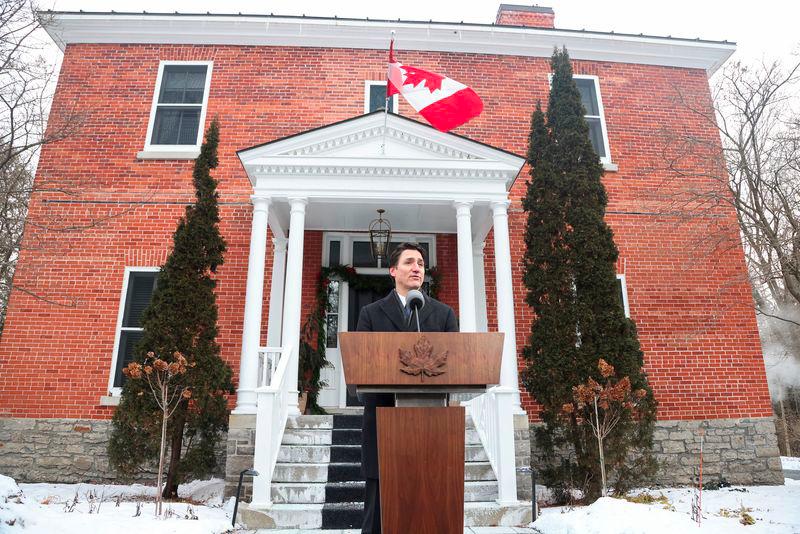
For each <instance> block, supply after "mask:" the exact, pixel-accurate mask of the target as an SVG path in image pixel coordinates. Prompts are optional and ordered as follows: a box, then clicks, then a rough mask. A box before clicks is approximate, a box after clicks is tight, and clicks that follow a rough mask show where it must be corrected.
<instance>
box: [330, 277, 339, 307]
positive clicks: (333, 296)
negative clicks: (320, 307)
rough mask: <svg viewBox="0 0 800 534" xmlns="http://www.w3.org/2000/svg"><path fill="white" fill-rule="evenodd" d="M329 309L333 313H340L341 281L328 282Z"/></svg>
mask: <svg viewBox="0 0 800 534" xmlns="http://www.w3.org/2000/svg"><path fill="white" fill-rule="evenodd" d="M328 309H329V310H330V311H331V312H332V313H339V281H338V280H331V281H330V282H328Z"/></svg>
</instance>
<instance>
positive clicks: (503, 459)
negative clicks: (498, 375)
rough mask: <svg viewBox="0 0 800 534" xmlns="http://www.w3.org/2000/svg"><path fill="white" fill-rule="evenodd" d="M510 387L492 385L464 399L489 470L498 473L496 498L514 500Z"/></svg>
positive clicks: (514, 456)
mask: <svg viewBox="0 0 800 534" xmlns="http://www.w3.org/2000/svg"><path fill="white" fill-rule="evenodd" d="M515 393H516V392H515V391H514V389H513V388H507V387H501V386H495V387H493V388H490V389H489V390H488V391H487V392H486V393H484V394H483V395H480V396H478V397H475V398H474V399H472V400H470V401H467V402H465V403H463V404H464V405H465V406H466V407H467V413H468V414H469V415H470V416H471V417H472V421H473V422H474V423H475V428H476V429H477V431H478V436H479V437H480V439H481V443H482V444H483V448H484V449H485V450H486V455H487V456H488V457H489V462H490V463H491V464H492V470H493V471H494V474H495V476H496V477H497V502H498V503H499V504H502V505H511V504H515V503H516V502H517V470H516V454H515V452H516V451H515V448H514V410H513V409H514V395H515Z"/></svg>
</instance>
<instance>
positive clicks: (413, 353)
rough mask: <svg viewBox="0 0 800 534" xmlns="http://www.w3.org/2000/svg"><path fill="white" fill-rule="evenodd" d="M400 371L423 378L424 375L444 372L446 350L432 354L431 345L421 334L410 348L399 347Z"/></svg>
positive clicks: (436, 374)
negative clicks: (401, 365)
mask: <svg viewBox="0 0 800 534" xmlns="http://www.w3.org/2000/svg"><path fill="white" fill-rule="evenodd" d="M400 363H402V364H403V367H401V368H400V371H402V372H403V373H406V374H408V375H412V376H419V377H420V380H423V379H424V378H425V377H426V376H438V375H441V374H444V372H445V367H446V366H447V351H444V352H442V353H441V354H439V355H434V353H433V345H431V343H430V341H428V338H426V337H425V336H422V337H421V338H419V340H417V342H416V343H414V347H413V348H412V349H411V350H403V349H400Z"/></svg>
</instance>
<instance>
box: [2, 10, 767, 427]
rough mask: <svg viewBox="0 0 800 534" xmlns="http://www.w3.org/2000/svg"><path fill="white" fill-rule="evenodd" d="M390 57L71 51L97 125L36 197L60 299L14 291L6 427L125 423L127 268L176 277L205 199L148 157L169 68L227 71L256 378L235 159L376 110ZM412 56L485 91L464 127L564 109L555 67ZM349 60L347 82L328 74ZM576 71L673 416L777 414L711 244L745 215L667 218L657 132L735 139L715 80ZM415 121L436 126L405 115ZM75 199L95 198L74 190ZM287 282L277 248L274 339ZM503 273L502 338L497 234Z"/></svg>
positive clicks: (29, 263) (732, 273)
mask: <svg viewBox="0 0 800 534" xmlns="http://www.w3.org/2000/svg"><path fill="white" fill-rule="evenodd" d="M503 23H504V24H511V23H515V24H517V23H519V22H509V21H508V20H507V19H503ZM385 59H386V51H385V50H361V49H359V50H352V49H333V48H331V49H314V48H300V47H296V48H293V47H270V46H260V47H259V46H222V45H219V46H217V45H213V46H212V45H208V46H205V45H199V46H182V45H181V46H179V45H153V44H151V45H133V44H131V45H114V44H76V45H68V46H67V47H66V50H65V55H64V60H63V65H62V68H61V73H60V76H59V81H58V88H57V92H56V96H55V100H54V102H53V108H52V109H53V114H52V115H51V117H52V123H51V127H52V126H54V125H55V122H57V120H58V119H57V117H58V116H59V114H60V113H61V112H62V111H65V110H68V109H72V108H73V106H75V105H76V104H77V105H79V107H80V110H81V111H82V112H83V113H84V114H85V116H86V119H85V122H84V124H83V126H82V128H81V130H80V132H79V133H78V134H77V135H75V136H72V137H70V138H68V139H65V140H64V141H61V142H59V143H57V144H53V145H47V146H45V147H44V148H43V150H42V154H41V159H40V163H39V168H38V174H37V179H38V180H41V181H44V180H46V181H47V182H48V190H47V191H39V192H37V193H35V194H34V195H33V197H32V198H31V201H30V215H29V216H30V219H31V221H36V222H39V223H45V222H49V223H54V224H47V225H45V224H29V225H27V227H26V233H25V249H24V250H23V252H22V254H21V257H20V262H19V268H18V270H17V273H16V277H15V283H16V285H18V286H20V287H23V288H25V289H27V290H29V291H31V292H34V293H35V294H37V295H41V296H44V297H46V298H47V299H48V300H50V301H53V302H56V303H58V304H59V305H53V304H48V303H46V302H44V301H42V300H40V299H37V298H34V297H33V296H31V295H30V294H27V293H25V292H21V291H15V292H13V293H12V296H11V299H10V303H9V309H8V315H7V321H6V326H5V331H4V332H3V336H2V339H1V340H0V366H1V368H2V371H0V417H29V418H81V419H108V418H110V417H111V415H112V413H113V412H112V410H113V408H110V407H105V406H100V405H99V399H100V397H101V396H103V395H106V394H107V393H108V391H107V385H108V377H109V372H110V366H111V359H112V353H113V346H114V336H115V329H116V326H117V317H118V311H119V304H120V293H121V290H122V284H123V278H124V270H125V267H136V266H143V267H144V266H147V267H153V266H158V265H159V264H161V263H162V262H163V261H164V259H165V257H166V254H167V253H168V251H169V247H170V246H171V238H172V232H173V231H174V229H175V224H176V222H177V220H178V218H179V217H180V216H181V215H182V214H183V211H184V209H185V206H186V205H187V204H188V203H190V202H192V201H193V190H192V184H191V173H192V165H193V162H192V161H185V160H183V161H181V160H138V159H137V158H136V153H137V152H138V151H140V150H142V149H143V147H144V142H145V135H146V132H147V125H148V119H149V114H150V109H151V103H152V102H151V99H152V97H153V89H154V85H155V80H156V76H157V73H158V65H159V61H161V60H210V61H213V62H214V69H213V76H212V79H211V89H210V96H209V101H208V102H209V103H208V113H207V123H206V125H205V126H207V125H208V122H209V121H210V120H211V118H213V117H218V118H219V121H220V127H221V128H220V147H219V159H220V165H219V168H217V169H216V170H215V172H214V176H215V178H217V179H218V180H219V192H220V202H221V206H220V215H221V220H222V222H221V230H222V233H223V235H224V236H225V239H226V241H227V243H228V251H227V254H226V260H225V264H224V265H222V266H220V268H219V269H218V271H217V274H216V278H217V280H218V289H217V295H218V304H219V329H220V332H219V337H218V342H219V344H220V346H221V348H222V356H223V358H224V359H225V360H226V361H227V362H229V364H230V365H231V367H232V368H233V369H234V373H235V374H236V375H237V376H235V380H238V368H239V356H240V352H241V339H242V318H243V313H244V297H245V283H246V277H247V262H248V257H247V256H248V251H249V239H250V221H251V217H252V206H251V203H250V195H251V194H252V188H251V186H250V183H249V181H248V179H247V176H246V174H245V172H244V169H243V168H242V166H241V163H240V162H239V160H238V158H237V156H236V151H237V150H241V149H243V148H248V147H251V146H254V145H257V144H260V143H264V142H267V141H271V140H274V139H277V138H280V137H284V136H287V135H291V134H297V133H300V132H303V131H306V130H309V129H311V128H317V127H320V126H324V125H327V124H330V123H333V122H336V121H340V120H343V119H347V118H350V117H353V116H356V115H360V114H361V113H363V106H364V103H363V94H364V85H363V84H364V80H367V79H374V78H375V73H376V72H383V68H384V66H385ZM403 60H404V62H407V63H409V64H412V65H419V66H421V67H425V68H427V69H430V70H432V71H435V72H439V73H442V74H445V75H447V76H450V77H452V78H454V79H456V80H459V81H461V82H463V83H466V84H468V85H470V86H471V87H473V88H474V89H475V90H476V91H477V92H478V94H480V95H481V97H482V98H483V100H484V102H485V104H486V107H485V110H484V112H483V114H482V115H481V116H480V117H478V118H477V119H475V120H473V121H472V122H470V123H468V124H466V125H464V126H463V127H460V128H458V129H457V130H456V131H455V133H457V134H460V135H464V136H467V137H469V138H471V139H474V140H476V141H479V142H482V143H486V144H489V145H493V146H496V147H498V148H501V149H504V150H508V151H511V152H514V153H517V154H524V153H525V152H526V150H527V141H528V134H529V130H530V116H531V112H532V110H533V109H534V106H535V104H536V101H537V100H540V101H542V102H545V103H546V101H547V93H548V74H549V72H550V70H549V58H535V57H517V56H494V55H485V54H484V55H478V54H463V53H449V52H415V51H404V53H403ZM331 64H335V65H338V66H339V67H340V68H338V69H329V68H327V65H331ZM574 69H575V72H576V73H577V74H590V75H596V76H598V77H599V83H600V90H601V94H602V98H603V105H604V108H605V114H606V115H605V118H606V123H607V126H608V138H609V145H610V150H611V156H612V160H613V161H614V163H615V164H617V165H618V167H619V171H618V172H608V173H606V175H605V177H604V183H605V185H606V187H607V189H608V194H609V205H608V215H607V221H608V223H609V224H610V226H611V228H612V229H613V231H614V236H615V241H616V243H617V245H618V247H619V250H620V258H621V259H620V263H619V265H620V269H623V268H624V272H625V275H626V281H627V288H628V297H629V301H630V309H631V316H632V318H633V319H634V320H635V321H636V324H637V327H638V331H639V339H640V340H641V344H642V349H643V351H644V354H645V367H646V370H647V372H648V374H649V377H650V380H651V383H652V385H653V388H654V390H655V394H656V397H657V399H658V401H659V403H660V408H659V418H660V419H662V420H669V419H704V418H742V417H764V416H771V415H772V408H771V405H770V399H769V392H768V390H767V381H766V377H765V372H764V364H763V359H762V354H761V348H760V343H759V337H758V330H757V325H756V320H755V315H754V312H753V309H752V299H751V291H750V286H749V284H748V281H747V276H746V274H747V273H746V269H745V264H744V259H743V254H742V251H741V248H739V247H734V248H732V249H726V250H725V251H722V252H715V251H709V252H708V253H699V252H698V249H697V243H698V242H700V241H701V239H700V238H701V237H703V235H704V233H705V231H706V229H707V226H708V224H710V222H711V221H712V220H713V221H716V223H717V224H723V225H724V227H725V228H727V229H729V231H730V233H731V235H732V236H734V237H735V235H736V221H735V217H734V214H733V213H732V212H731V211H730V210H728V209H727V208H725V207H720V208H719V209H718V210H717V211H716V212H715V213H713V214H709V218H708V219H705V218H703V217H696V218H691V219H679V218H677V217H673V216H670V215H665V214H664V213H665V212H667V210H666V209H664V208H665V204H661V203H659V201H658V200H655V198H657V197H656V195H653V193H654V192H656V191H657V189H658V188H659V187H669V186H668V185H667V186H665V185H664V184H669V183H670V181H669V180H668V179H667V178H668V175H667V174H666V173H665V172H664V171H660V170H658V169H663V168H664V167H665V164H664V161H662V160H661V159H660V158H661V154H662V150H661V148H662V147H661V136H660V135H657V133H658V132H666V133H667V134H668V133H670V132H673V133H676V134H677V133H679V132H683V131H690V132H692V135H693V136H695V137H696V138H698V139H700V140H702V141H706V142H709V143H717V144H718V143H719V136H718V134H717V132H716V131H715V130H714V129H713V128H712V127H710V126H707V125H704V124H702V123H699V122H695V121H694V120H693V119H692V118H691V116H690V114H687V113H684V112H682V111H681V110H680V109H676V107H675V102H676V101H677V98H676V97H677V95H676V92H675V91H676V89H675V88H676V87H680V88H681V91H682V92H683V96H684V98H689V99H692V100H694V101H695V102H700V103H701V104H702V105H703V106H705V107H706V109H709V110H710V109H711V108H710V105H711V96H710V92H709V86H708V79H707V76H706V73H705V71H703V70H700V69H681V68H674V67H659V66H647V65H634V64H623V63H609V62H593V61H575V62H574ZM342 72H346V73H347V75H346V76H342V75H341V74H342ZM400 113H401V114H402V115H404V116H407V117H411V118H414V119H417V120H421V119H420V117H419V116H418V115H416V113H415V112H414V111H413V110H412V109H411V108H410V107H409V106H408V105H407V104H406V103H405V102H401V103H400ZM696 165H697V168H696V169H693V172H692V173H690V174H691V176H695V177H696V178H692V179H693V180H698V181H702V180H703V179H704V178H702V176H705V175H708V173H710V172H712V171H713V169H707V168H703V165H704V164H703V163H702V160H700V159H698V160H697V162H696ZM527 172H528V170H527V168H525V169H523V171H522V172H521V174H520V176H519V177H518V179H517V180H516V183H515V184H514V186H513V188H512V190H511V199H512V204H511V206H510V208H509V223H510V226H511V249H512V262H513V265H512V272H513V276H514V298H515V312H516V324H517V340H516V341H517V346H518V347H519V349H520V352H521V350H522V347H523V346H524V345H525V342H526V339H527V336H528V332H529V331H530V325H531V321H532V320H533V315H532V312H531V310H530V308H529V307H528V306H527V305H526V304H525V287H524V286H523V284H522V258H523V253H524V247H525V245H524V237H523V236H524V225H525V219H526V217H525V213H524V212H523V211H522V209H521V204H520V199H521V198H522V196H523V195H524V192H525V185H526V181H527V179H528V174H527ZM699 185H702V184H699ZM59 187H61V188H62V189H63V190H66V191H74V192H76V194H64V193H60V192H58V191H59ZM666 193H669V191H667V192H666ZM668 196H669V194H667V195H662V196H661V197H660V198H666V197H668ZM644 199H646V200H644ZM312 208H313V205H312ZM98 221H100V222H98ZM55 223H57V224H55ZM64 228H68V229H69V230H65V231H62V230H61V229H64ZM73 228H76V229H77V230H71V229H73ZM270 237H271V236H270ZM436 239H437V245H438V251H437V252H438V253H437V258H438V265H439V268H440V269H442V272H443V274H444V276H443V281H442V288H441V293H440V297H441V299H442V300H443V301H444V302H446V303H448V304H450V305H451V306H453V307H454V308H455V309H456V310H458V297H457V295H458V280H457V265H456V257H457V254H456V240H455V236H454V235H437V236H436ZM304 250H305V263H304V268H303V309H304V312H305V313H307V312H308V310H309V309H310V306H311V302H312V299H313V295H314V291H315V285H316V283H317V274H318V272H319V267H320V265H321V260H322V232H321V231H318V230H314V231H307V232H306V234H305V246H304ZM271 271H272V246H271V241H270V243H269V246H268V247H267V257H266V273H265V280H264V283H265V288H264V315H263V317H264V329H263V332H264V337H263V338H262V342H263V343H266V323H267V317H268V313H269V309H268V306H269V301H268V300H269V286H270V283H271ZM485 272H486V290H487V301H488V320H489V326H490V329H496V327H497V312H496V303H495V288H496V283H495V276H494V272H495V268H494V252H493V241H492V234H491V233H490V234H489V237H488V240H487V243H486V248H485ZM303 319H305V315H304V316H303ZM598 356H600V355H598ZM522 364H523V362H522V361H521V360H520V365H522ZM234 401H235V399H231V403H233V402H234ZM522 402H523V407H524V408H525V410H526V411H527V412H528V414H529V415H530V417H531V420H533V421H535V420H537V411H538V409H537V406H536V405H535V403H534V402H533V401H532V399H531V398H530V397H529V396H528V395H527V393H525V392H524V391H523V394H522Z"/></svg>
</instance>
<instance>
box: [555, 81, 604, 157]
mask: <svg viewBox="0 0 800 534" xmlns="http://www.w3.org/2000/svg"><path fill="white" fill-rule="evenodd" d="M572 78H573V79H579V80H592V81H593V82H594V92H595V94H596V95H597V111H599V112H600V116H599V118H600V130H601V131H602V133H603V148H605V151H606V155H605V156H604V157H601V158H600V163H601V164H602V165H603V169H605V170H607V171H614V172H616V171H618V170H619V167H618V166H617V165H615V164H614V163H613V162H612V161H611V146H610V145H609V144H608V129H607V128H606V112H605V109H604V108H603V95H601V94H600V78H599V77H598V76H595V75H593V74H573V75H572ZM547 80H548V83H549V86H550V89H552V88H553V74H552V73H550V74H548V75H547ZM584 117H593V118H594V117H597V115H588V114H587V115H584Z"/></svg>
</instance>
